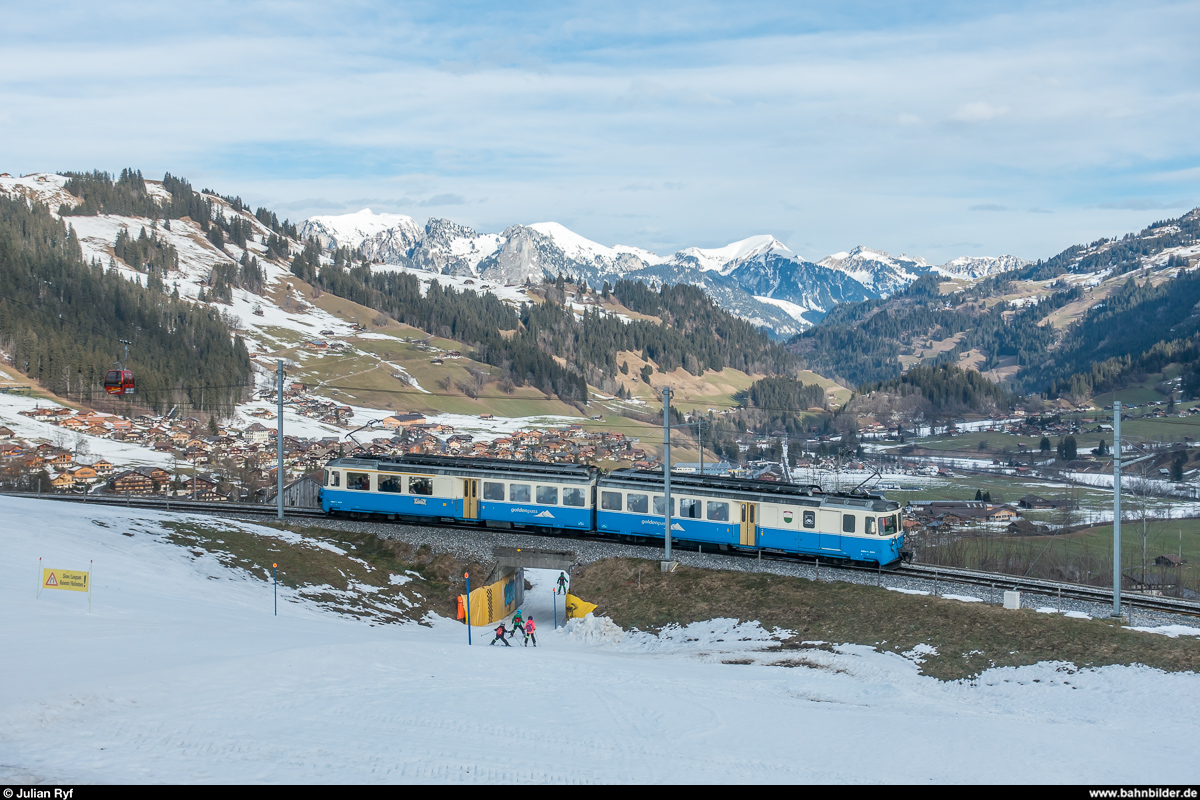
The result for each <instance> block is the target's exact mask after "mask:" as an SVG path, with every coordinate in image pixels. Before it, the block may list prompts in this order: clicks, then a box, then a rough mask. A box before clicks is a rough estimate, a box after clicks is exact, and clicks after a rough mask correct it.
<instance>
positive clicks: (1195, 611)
mask: <svg viewBox="0 0 1200 800" xmlns="http://www.w3.org/2000/svg"><path fill="white" fill-rule="evenodd" d="M9 496H14V497H25V498H35V499H40V500H55V501H58V502H69V503H82V504H85V505H89V504H96V505H103V506H118V507H125V508H140V509H149V510H155V511H177V512H183V513H198V514H214V515H222V516H229V515H233V516H254V517H264V518H274V517H275V516H276V514H277V510H276V508H275V507H274V506H266V505H262V504H260V503H227V502H222V503H214V502H210V501H205V500H180V499H174V500H172V499H169V498H163V499H159V498H153V497H91V498H86V497H84V496H80V495H43V494H37V493H34V492H12V493H9ZM285 514H286V517H287V518H289V519H321V520H326V519H329V517H328V516H327V515H326V514H325V513H324V512H322V511H317V510H313V509H298V508H289V509H286V510H285ZM343 519H344V518H343ZM366 521H374V522H383V521H384V520H378V519H374V520H366ZM405 524H414V523H410V522H407V521H405ZM419 524H424V525H427V526H429V527H447V528H455V529H458V530H475V529H476V526H473V525H456V524H452V523H440V524H437V525H432V524H430V523H428V522H424V523H419ZM520 532H521V533H522V534H525V535H532V536H538V535H544V536H546V537H548V538H555V539H560V540H561V539H563V538H570V539H575V540H579V541H596V542H611V541H612V539H610V538H607V537H600V536H591V535H588V534H586V533H581V532H575V531H571V532H567V533H556V534H549V533H545V534H543V533H541V532H540V531H538V530H536V529H525V530H521V531H520ZM626 544H631V543H628V542H626ZM632 544H633V546H638V544H637V543H632ZM644 546H645V547H646V548H647V549H652V550H655V551H661V549H662V545H661V544H658V543H647V544H645V545H644ZM713 552H714V554H715V553H716V552H717V551H713ZM720 555H727V556H728V555H733V556H739V555H740V556H743V557H745V558H762V559H763V560H768V561H781V562H791V563H805V564H815V565H816V566H817V568H818V570H820V569H827V570H830V571H831V572H838V571H843V572H868V573H879V574H882V575H902V576H904V577H908V578H917V579H923V580H928V581H932V582H933V583H934V586H935V590H936V588H937V584H938V583H939V582H941V581H945V582H946V583H958V584H967V585H972V586H980V587H986V588H989V589H991V590H993V591H994V592H996V591H1003V590H1014V591H1019V592H1026V593H1029V594H1037V595H1043V596H1046V597H1062V598H1067V599H1071V600H1083V601H1088V602H1094V603H1100V604H1109V605H1111V604H1112V599H1113V594H1112V590H1111V589H1100V588H1097V587H1094V586H1084V585H1081V584H1076V583H1063V582H1059V581H1048V580H1042V579H1040V578H1025V577H1021V576H1018V575H1008V574H1005V573H1000V572H981V571H978V570H968V569H959V568H955V567H940V566H933V565H929V564H912V563H906V564H901V565H899V566H897V567H894V568H892V569H886V568H885V569H883V570H880V569H878V568H875V567H869V566H865V565H855V564H844V563H838V562H835V561H829V560H821V559H820V558H817V557H812V556H792V555H787V554H782V553H763V554H761V555H759V554H758V553H754V554H751V553H749V552H746V551H740V550H728V551H720ZM1121 602H1122V605H1128V606H1131V607H1133V608H1137V609H1144V610H1148V611H1161V612H1166V613H1170V614H1180V615H1184V616H1195V617H1200V603H1196V602H1192V601H1188V600H1181V599H1178V598H1174V597H1153V596H1149V595H1142V594H1135V593H1127V592H1122V594H1121Z"/></svg>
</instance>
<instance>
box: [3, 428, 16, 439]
mask: <svg viewBox="0 0 1200 800" xmlns="http://www.w3.org/2000/svg"><path fill="white" fill-rule="evenodd" d="M14 436H16V434H15V433H13V431H12V428H6V427H4V426H3V425H0V440H5V439H11V438H13V437H14Z"/></svg>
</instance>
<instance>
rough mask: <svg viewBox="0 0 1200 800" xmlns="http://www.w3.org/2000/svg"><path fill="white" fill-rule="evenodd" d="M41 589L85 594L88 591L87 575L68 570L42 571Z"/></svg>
mask: <svg viewBox="0 0 1200 800" xmlns="http://www.w3.org/2000/svg"><path fill="white" fill-rule="evenodd" d="M42 588H43V589H66V590H68V591H72V592H86V591H87V590H88V574H87V573H86V572H77V571H75V570H69V569H43V570H42Z"/></svg>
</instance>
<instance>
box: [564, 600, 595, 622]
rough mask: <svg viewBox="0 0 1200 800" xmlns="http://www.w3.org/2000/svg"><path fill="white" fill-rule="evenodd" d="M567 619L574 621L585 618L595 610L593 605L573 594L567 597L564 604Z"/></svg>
mask: <svg viewBox="0 0 1200 800" xmlns="http://www.w3.org/2000/svg"><path fill="white" fill-rule="evenodd" d="M565 605H566V609H567V619H575V618H577V617H578V618H580V619H582V618H583V617H586V616H587V615H588V614H590V613H592V612H593V611H595V610H596V604H595V603H589V602H587V601H586V600H580V599H579V598H578V597H576V596H575V595H573V594H568V595H567V602H566V604H565Z"/></svg>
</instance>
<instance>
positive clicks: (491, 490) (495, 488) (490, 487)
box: [483, 481, 504, 500]
mask: <svg viewBox="0 0 1200 800" xmlns="http://www.w3.org/2000/svg"><path fill="white" fill-rule="evenodd" d="M483 499H484V500H503V499H504V484H503V483H489V482H487V481H484V482H483Z"/></svg>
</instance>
